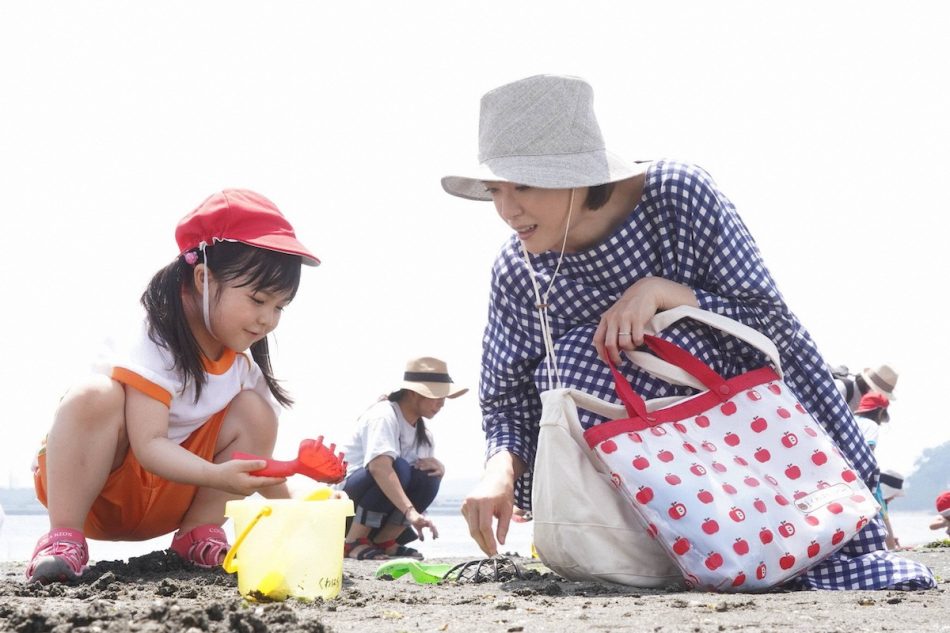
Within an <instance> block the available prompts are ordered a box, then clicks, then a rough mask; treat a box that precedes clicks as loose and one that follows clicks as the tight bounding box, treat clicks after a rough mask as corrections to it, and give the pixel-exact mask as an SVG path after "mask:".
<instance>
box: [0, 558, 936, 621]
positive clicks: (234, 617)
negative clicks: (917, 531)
mask: <svg viewBox="0 0 950 633" xmlns="http://www.w3.org/2000/svg"><path fill="white" fill-rule="evenodd" d="M902 555H905V556H907V557H908V558H912V559H914V560H917V561H920V562H922V563H924V564H926V565H928V566H929V567H931V569H933V571H934V573H935V575H936V576H937V578H938V585H937V588H936V589H933V590H929V591H919V592H903V591H797V592H784V591H780V592H773V593H761V594H710V593H698V592H686V591H665V590H644V589H635V588H629V587H621V586H616V585H605V584H598V583H591V582H570V581H565V580H563V579H561V578H559V577H557V576H555V575H554V574H551V573H550V572H548V571H547V570H546V568H544V567H543V565H541V564H540V563H539V562H538V561H533V560H531V559H525V558H514V559H513V560H515V561H516V562H517V563H518V565H519V566H520V567H521V569H522V570H524V571H525V573H526V575H527V577H526V578H525V579H521V580H519V579H511V580H505V581H502V582H484V583H480V584H472V583H441V584H437V585H422V584H417V583H416V582H414V581H413V580H412V578H411V576H410V575H408V574H407V575H405V576H403V577H401V578H398V579H395V580H381V579H376V578H375V576H374V573H375V570H376V569H377V568H378V566H379V564H380V561H356V560H349V559H347V560H345V561H344V568H343V587H342V590H341V592H340V595H339V596H338V597H337V598H336V599H334V600H330V601H326V602H324V601H321V600H317V601H314V602H303V601H299V600H293V599H290V600H285V601H283V602H273V603H255V602H248V601H245V600H244V599H242V598H241V596H240V595H239V593H238V591H237V585H236V577H235V576H231V575H228V574H225V573H224V572H223V570H214V571H195V570H191V569H183V568H182V566H181V563H180V562H179V561H178V559H177V557H174V556H173V555H167V554H165V553H164V552H154V553H152V554H149V555H146V556H142V557H136V558H132V559H130V560H129V562H128V563H126V562H120V561H103V562H99V563H96V564H94V565H93V566H92V567H91V568H90V570H89V572H87V574H86V575H85V576H84V577H83V580H82V582H80V583H78V584H53V585H47V586H41V585H28V584H26V583H25V581H24V580H23V573H24V569H25V563H2V564H0V630H12V631H30V632H31V633H39V632H44V631H50V632H52V631H56V632H59V631H65V630H72V629H74V628H80V627H84V628H83V630H89V631H94V630H95V631H104V632H111V631H148V632H149V633H164V632H168V633H171V632H172V631H176V632H177V631H186V632H187V633H197V632H198V631H209V632H218V631H235V630H236V631H248V632H251V631H253V632H254V633H290V632H291V631H353V632H357V631H359V632H364V633H365V632H366V631H374V632H375V631H386V632H388V631H392V632H394V633H395V632H399V631H475V630H477V631H526V632H542V631H550V632H553V633H576V631H577V630H578V628H580V629H582V630H597V631H619V630H635V631H653V632H654V633H679V632H682V633H687V632H689V633H694V632H696V631H740V630H741V631H743V632H747V631H775V632H780V631H781V632H788V631H801V632H806V631H807V632H808V633H816V632H824V631H828V632H832V631H840V632H842V633H844V632H848V633H853V632H855V631H863V630H870V629H873V630H892V631H915V632H931V631H950V547H939V548H927V547H919V548H915V549H913V550H908V551H905V552H902ZM467 560H471V559H452V558H443V559H432V560H427V561H425V562H426V563H436V562H442V563H451V564H456V563H459V562H465V561H467ZM869 624H872V626H870V627H869Z"/></svg>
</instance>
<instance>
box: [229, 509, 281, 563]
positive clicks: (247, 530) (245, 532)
mask: <svg viewBox="0 0 950 633" xmlns="http://www.w3.org/2000/svg"><path fill="white" fill-rule="evenodd" d="M271 512H272V510H271V507H270V506H264V507H263V508H261V511H260V512H258V513H257V516H256V517H254V520H253V521H251V522H250V523H248V524H247V527H245V528H244V529H243V530H241V534H240V535H239V536H238V537H237V540H236V541H234V545H232V546H231V549H229V550H228V553H227V555H225V557H224V562H223V563H221V566H222V567H224V571H226V572H228V573H229V574H233V573H235V572H237V570H238V565H237V561H235V560H234V556H235V555H236V554H237V551H238V548H239V547H241V543H243V542H244V537H246V536H247V535H248V534H250V532H251V528H253V527H254V526H255V525H257V522H258V521H260V520H261V517H266V516H270V513H271Z"/></svg>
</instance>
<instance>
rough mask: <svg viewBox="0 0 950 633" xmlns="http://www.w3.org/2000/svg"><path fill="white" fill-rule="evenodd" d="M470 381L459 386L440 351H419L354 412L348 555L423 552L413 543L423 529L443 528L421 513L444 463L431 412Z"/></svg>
mask: <svg viewBox="0 0 950 633" xmlns="http://www.w3.org/2000/svg"><path fill="white" fill-rule="evenodd" d="M467 391H468V389H466V388H464V387H459V386H457V385H456V384H455V383H454V382H452V379H451V378H450V377H449V372H448V367H447V366H446V364H445V362H444V361H441V360H439V359H438V358H431V357H428V356H427V357H422V358H415V359H413V360H410V361H409V362H408V363H407V364H406V370H405V373H404V374H403V380H402V382H401V383H400V384H399V385H398V386H397V387H396V388H395V389H394V390H393V391H392V392H390V393H389V395H388V396H385V397H384V398H381V399H380V401H379V402H377V403H376V404H375V405H373V406H372V407H370V408H369V409H368V410H366V411H365V412H364V413H363V414H362V415H361V416H360V417H359V419H358V420H357V424H356V428H355V430H354V432H353V435H352V436H351V437H350V439H349V441H348V442H347V443H346V444H345V446H344V447H343V451H344V454H345V455H346V458H347V464H348V465H347V473H346V479H345V480H344V482H343V490H344V491H345V492H346V494H347V495H349V497H350V498H351V499H352V500H353V503H354V505H355V506H356V514H355V516H354V517H353V520H352V522H351V523H350V525H349V528H348V529H347V534H346V539H345V543H344V547H343V549H344V555H345V556H346V557H348V558H357V559H360V560H365V559H384V558H390V557H412V558H422V554H421V553H420V552H419V551H418V550H416V549H414V548H411V547H407V546H406V543H409V542H411V541H413V540H415V539H416V538H419V539H420V540H424V539H425V536H424V534H423V530H424V529H428V530H429V531H430V532H431V533H432V537H433V538H438V536H439V531H438V529H437V528H436V526H435V523H433V522H432V520H431V519H429V517H427V516H426V515H424V514H423V512H425V510H426V508H428V507H429V504H431V503H432V501H433V500H434V499H435V496H436V494H438V492H439V484H440V483H441V482H442V475H443V474H445V466H444V465H443V464H442V462H440V461H439V460H438V459H436V458H435V456H434V454H435V451H434V441H433V437H432V432H431V431H430V430H429V429H428V428H427V425H426V423H425V421H426V420H428V419H432V418H433V417H434V416H435V415H436V414H437V413H438V412H439V411H440V410H441V409H442V406H443V405H444V404H445V400H446V398H449V399H451V398H458V397H459V396H461V395H462V394H464V393H465V392H467Z"/></svg>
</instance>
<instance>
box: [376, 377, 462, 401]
mask: <svg viewBox="0 0 950 633" xmlns="http://www.w3.org/2000/svg"><path fill="white" fill-rule="evenodd" d="M401 389H408V390H409V391H414V392H416V393H417V394H419V395H420V396H425V397H426V398H435V399H438V398H449V399H452V398H458V397H459V396H461V395H462V394H465V393H467V392H468V387H459V386H458V385H456V384H455V383H451V382H408V381H405V382H403V383H402V384H401V385H399V386H398V387H396V389H394V390H393V391H399V390H401Z"/></svg>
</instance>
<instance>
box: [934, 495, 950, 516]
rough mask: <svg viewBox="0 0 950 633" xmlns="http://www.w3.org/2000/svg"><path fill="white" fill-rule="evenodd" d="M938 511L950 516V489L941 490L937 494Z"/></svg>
mask: <svg viewBox="0 0 950 633" xmlns="http://www.w3.org/2000/svg"><path fill="white" fill-rule="evenodd" d="M937 512H939V513H940V514H942V515H943V516H945V517H947V518H950V490H948V491H946V492H941V493H940V494H939V495H938V496H937Z"/></svg>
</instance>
